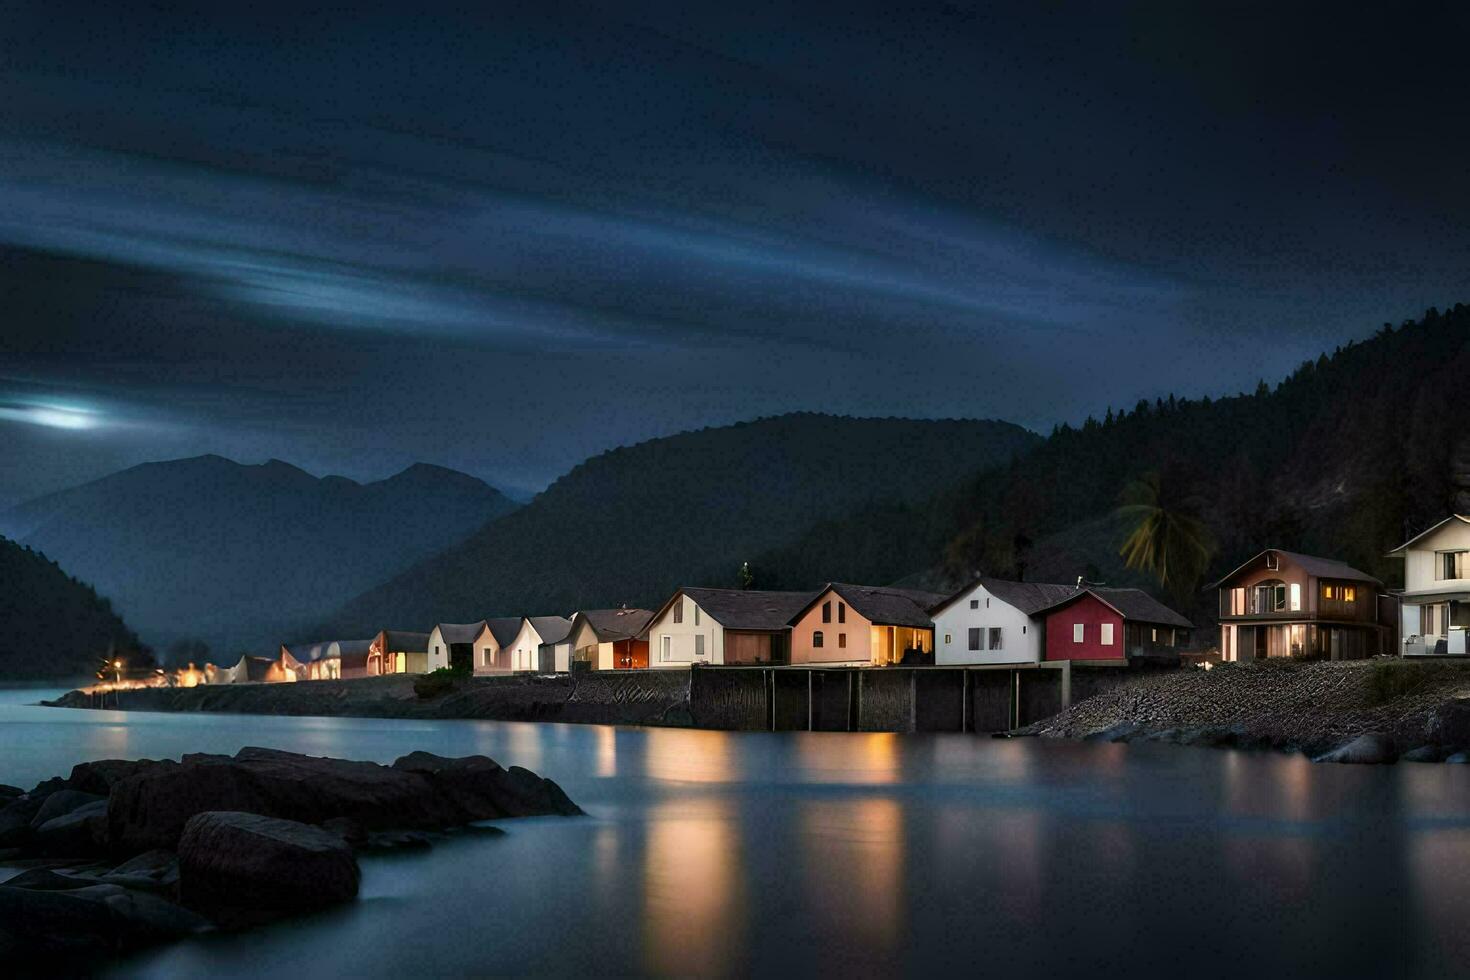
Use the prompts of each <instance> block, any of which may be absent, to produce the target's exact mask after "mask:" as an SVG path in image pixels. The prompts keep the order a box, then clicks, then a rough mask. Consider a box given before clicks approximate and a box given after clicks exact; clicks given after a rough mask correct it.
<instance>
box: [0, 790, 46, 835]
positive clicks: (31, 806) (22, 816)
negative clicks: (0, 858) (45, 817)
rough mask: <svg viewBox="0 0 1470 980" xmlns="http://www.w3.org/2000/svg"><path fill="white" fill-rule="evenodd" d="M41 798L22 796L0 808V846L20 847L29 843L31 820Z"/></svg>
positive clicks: (37, 810) (38, 809)
mask: <svg viewBox="0 0 1470 980" xmlns="http://www.w3.org/2000/svg"><path fill="white" fill-rule="evenodd" d="M41 803H42V801H41V800H37V799H32V798H31V797H28V796H22V797H21V798H20V799H18V800H15V801H13V802H11V803H9V804H8V805H6V806H5V807H4V808H3V809H0V847H21V846H24V845H25V844H28V843H30V840H31V833H32V831H31V821H32V820H34V819H35V818H36V813H37V812H39V811H40V809H41Z"/></svg>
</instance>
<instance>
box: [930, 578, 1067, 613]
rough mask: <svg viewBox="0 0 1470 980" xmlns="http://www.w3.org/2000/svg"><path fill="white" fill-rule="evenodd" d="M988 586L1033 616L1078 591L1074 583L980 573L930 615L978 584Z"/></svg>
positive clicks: (1006, 600)
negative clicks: (1008, 577) (1062, 583)
mask: <svg viewBox="0 0 1470 980" xmlns="http://www.w3.org/2000/svg"><path fill="white" fill-rule="evenodd" d="M977 585H983V586H985V591H986V592H989V593H990V594H991V595H993V596H995V597H996V598H997V599H999V600H1000V601H1001V602H1004V603H1006V604H1008V605H1011V606H1014V607H1016V608H1017V609H1019V610H1020V611H1021V612H1023V613H1025V614H1026V615H1027V616H1030V615H1031V614H1032V613H1034V612H1036V611H1037V610H1039V609H1045V608H1046V607H1047V606H1050V605H1053V604H1054V603H1057V602H1060V601H1061V600H1063V599H1065V598H1067V596H1069V595H1071V594H1072V593H1074V592H1076V591H1077V587H1076V586H1075V585H1053V584H1051V583H1049V582H1011V581H1008V580H1007V579H1003V578H991V577H990V576H988V575H981V576H979V577H978V578H976V579H975V580H974V581H972V582H971V583H970V584H969V585H966V586H965V587H964V588H963V589H960V590H959V591H958V592H956V593H955V594H954V595H952V596H949V597H948V598H947V599H944V600H942V601H940V602H939V603H937V604H935V605H933V606H930V607H929V615H930V616H937V615H939V614H940V613H941V612H943V611H944V610H945V609H948V608H949V607H950V606H952V605H954V604H955V603H956V602H958V601H959V600H960V599H963V598H964V597H965V596H967V595H969V594H970V593H971V592H973V591H974V589H975V586H977Z"/></svg>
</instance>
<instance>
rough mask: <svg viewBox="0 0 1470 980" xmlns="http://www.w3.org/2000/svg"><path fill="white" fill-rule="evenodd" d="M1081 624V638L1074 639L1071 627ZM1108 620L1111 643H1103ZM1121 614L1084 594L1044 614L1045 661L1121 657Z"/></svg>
mask: <svg viewBox="0 0 1470 980" xmlns="http://www.w3.org/2000/svg"><path fill="white" fill-rule="evenodd" d="M1077 623H1081V624H1082V629H1083V641H1082V642H1081V643H1075V642H1073V639H1072V637H1073V635H1074V630H1073V626H1074V625H1075V624H1077ZM1104 623H1111V624H1112V627H1113V642H1112V644H1111V645H1106V646H1105V645H1104V644H1103V642H1102V625H1103V624H1104ZM1123 639H1124V637H1123V617H1122V616H1120V615H1119V614H1118V613H1117V612H1115V611H1113V610H1112V609H1110V608H1108V607H1107V606H1106V605H1104V604H1103V603H1102V602H1100V601H1099V600H1098V599H1097V597H1096V596H1091V595H1084V596H1082V598H1080V599H1077V600H1075V601H1073V602H1070V603H1068V604H1067V605H1065V606H1063V607H1062V608H1060V609H1057V610H1055V611H1053V612H1051V613H1048V614H1047V617H1046V659H1047V660H1121V659H1123V658H1124V657H1125V656H1126V654H1125V653H1124V649H1125V648H1124V646H1123Z"/></svg>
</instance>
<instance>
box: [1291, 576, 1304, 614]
mask: <svg viewBox="0 0 1470 980" xmlns="http://www.w3.org/2000/svg"><path fill="white" fill-rule="evenodd" d="M1301 607H1302V587H1301V585H1300V584H1299V583H1297V582H1293V583H1291V611H1292V612H1296V611H1297V610H1299V609H1301Z"/></svg>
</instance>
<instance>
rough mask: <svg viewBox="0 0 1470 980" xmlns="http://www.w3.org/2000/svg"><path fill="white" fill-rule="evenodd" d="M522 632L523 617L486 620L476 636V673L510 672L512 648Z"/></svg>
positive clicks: (502, 617) (501, 617)
mask: <svg viewBox="0 0 1470 980" xmlns="http://www.w3.org/2000/svg"><path fill="white" fill-rule="evenodd" d="M520 632H521V617H519V616H500V617H498V618H496V619H487V620H485V626H484V628H483V629H481V630H480V635H479V636H476V637H475V646H474V657H475V673H476V674H508V673H510V672H511V670H512V669H513V668H512V667H511V657H510V648H511V644H513V643H515V640H516V637H517V636H519V635H520Z"/></svg>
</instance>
